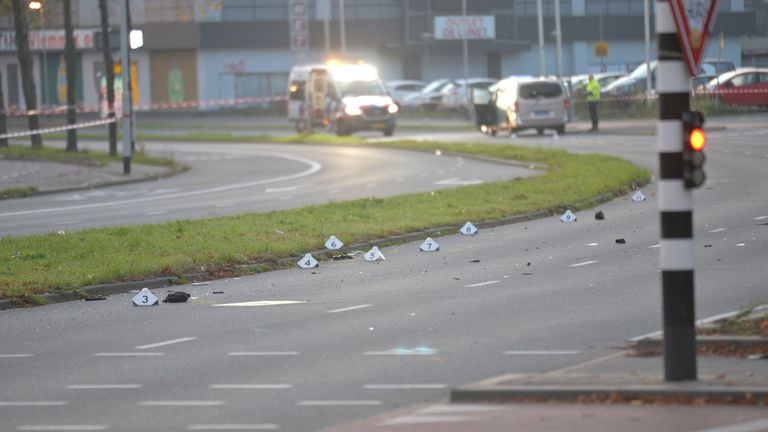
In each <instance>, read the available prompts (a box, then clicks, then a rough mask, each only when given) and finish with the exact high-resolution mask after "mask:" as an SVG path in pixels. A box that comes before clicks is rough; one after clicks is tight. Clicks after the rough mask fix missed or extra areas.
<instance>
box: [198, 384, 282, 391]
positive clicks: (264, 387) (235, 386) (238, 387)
mask: <svg viewBox="0 0 768 432" xmlns="http://www.w3.org/2000/svg"><path fill="white" fill-rule="evenodd" d="M209 388H210V389H213V390H285V389H289V388H293V385H292V384H213V385H211V386H210V387H209Z"/></svg>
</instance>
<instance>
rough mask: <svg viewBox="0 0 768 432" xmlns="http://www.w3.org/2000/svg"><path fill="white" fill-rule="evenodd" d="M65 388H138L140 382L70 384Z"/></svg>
mask: <svg viewBox="0 0 768 432" xmlns="http://www.w3.org/2000/svg"><path fill="white" fill-rule="evenodd" d="M66 388H67V389H69V390H126V389H139V388H141V384H72V385H68V386H67V387H66Z"/></svg>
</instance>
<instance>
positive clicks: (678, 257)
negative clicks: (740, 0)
mask: <svg viewBox="0 0 768 432" xmlns="http://www.w3.org/2000/svg"><path fill="white" fill-rule="evenodd" d="M656 33H657V34H656V36H657V48H658V49H657V53H658V54H657V55H658V65H657V84H656V85H657V91H658V95H659V109H658V113H659V116H658V123H657V132H658V133H657V141H658V151H659V212H660V221H661V241H660V251H659V265H660V269H661V291H662V308H663V325H664V344H663V347H664V378H665V380H666V381H685V380H696V379H697V376H696V375H697V373H696V334H695V327H694V316H695V311H694V254H693V210H692V209H693V194H692V192H691V190H689V189H686V188H685V185H684V180H683V126H682V122H681V117H682V113H683V112H685V111H688V110H689V107H690V84H689V83H690V74H689V72H688V69H687V66H686V63H685V61H684V58H683V52H682V48H681V44H680V39H679V38H678V35H677V28H676V25H675V20H674V17H673V15H672V9H671V6H670V2H669V0H659V1H657V2H656Z"/></svg>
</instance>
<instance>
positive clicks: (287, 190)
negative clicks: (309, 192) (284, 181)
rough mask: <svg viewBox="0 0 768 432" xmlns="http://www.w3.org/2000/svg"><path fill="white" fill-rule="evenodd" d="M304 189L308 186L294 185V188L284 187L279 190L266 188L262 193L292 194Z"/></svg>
mask: <svg viewBox="0 0 768 432" xmlns="http://www.w3.org/2000/svg"><path fill="white" fill-rule="evenodd" d="M305 187H309V185H308V184H302V185H296V186H286V187H281V188H267V189H264V193H276V192H292V191H295V190H298V189H302V188H305Z"/></svg>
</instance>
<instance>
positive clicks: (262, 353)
mask: <svg viewBox="0 0 768 432" xmlns="http://www.w3.org/2000/svg"><path fill="white" fill-rule="evenodd" d="M299 354H301V353H300V352H299V351H235V352H231V353H227V355H228V356H233V357H238V356H243V357H247V356H265V357H269V356H295V355H299Z"/></svg>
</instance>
